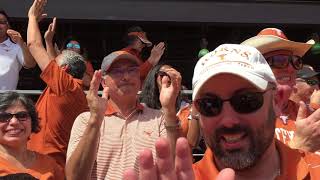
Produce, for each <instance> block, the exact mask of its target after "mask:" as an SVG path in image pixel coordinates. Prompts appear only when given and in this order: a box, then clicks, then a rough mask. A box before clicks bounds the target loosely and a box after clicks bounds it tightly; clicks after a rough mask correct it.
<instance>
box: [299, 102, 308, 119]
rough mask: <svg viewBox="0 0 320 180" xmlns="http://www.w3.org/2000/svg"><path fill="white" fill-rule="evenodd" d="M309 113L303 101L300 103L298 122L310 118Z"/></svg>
mask: <svg viewBox="0 0 320 180" xmlns="http://www.w3.org/2000/svg"><path fill="white" fill-rule="evenodd" d="M307 113H308V108H307V105H306V104H305V103H304V102H303V101H300V102H299V110H298V114H297V121H298V120H301V119H305V118H306V117H307V116H308V114H307Z"/></svg>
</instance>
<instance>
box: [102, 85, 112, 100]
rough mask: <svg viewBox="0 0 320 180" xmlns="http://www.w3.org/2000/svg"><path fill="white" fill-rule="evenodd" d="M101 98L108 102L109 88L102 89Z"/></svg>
mask: <svg viewBox="0 0 320 180" xmlns="http://www.w3.org/2000/svg"><path fill="white" fill-rule="evenodd" d="M102 98H103V99H105V100H109V98H110V96H109V87H104V88H103V91H102Z"/></svg>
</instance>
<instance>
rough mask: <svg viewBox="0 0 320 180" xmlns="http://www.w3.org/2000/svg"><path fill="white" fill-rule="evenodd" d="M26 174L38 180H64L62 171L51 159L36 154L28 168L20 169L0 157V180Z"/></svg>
mask: <svg viewBox="0 0 320 180" xmlns="http://www.w3.org/2000/svg"><path fill="white" fill-rule="evenodd" d="M17 173H26V174H29V175H31V176H33V177H35V178H37V179H40V180H64V179H65V175H64V170H63V169H62V168H61V166H59V165H58V164H57V163H56V162H55V161H54V160H53V159H52V158H50V157H48V156H45V155H42V154H38V153H36V160H35V162H34V163H33V164H32V167H30V168H22V167H19V166H17V165H16V164H15V163H14V162H10V160H8V159H6V158H5V157H4V156H1V155H0V179H1V176H6V175H9V174H17Z"/></svg>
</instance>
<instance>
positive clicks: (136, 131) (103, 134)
mask: <svg viewBox="0 0 320 180" xmlns="http://www.w3.org/2000/svg"><path fill="white" fill-rule="evenodd" d="M107 107H108V108H107V111H106V113H105V117H104V120H103V122H102V124H101V127H100V136H99V138H97V141H99V142H98V143H97V144H98V146H97V147H93V148H96V160H95V163H94V167H93V169H92V172H91V179H99V180H103V179H108V180H113V179H122V175H123V172H124V171H125V170H126V169H128V168H134V169H135V170H136V172H139V164H138V155H139V153H140V152H141V151H142V150H143V149H145V148H148V149H151V150H152V152H153V155H155V147H154V145H155V142H156V140H157V139H158V138H159V137H166V136H167V133H166V129H165V126H164V119H163V114H162V112H161V111H159V110H155V109H151V108H148V107H143V106H142V105H140V104H139V105H138V108H137V109H136V110H135V111H133V112H132V114H131V115H130V116H129V117H127V118H125V117H122V116H121V115H120V114H119V113H117V112H116V111H115V110H114V109H113V108H112V106H110V105H108V106H107ZM89 118H90V113H89V112H85V113H82V114H80V115H79V116H78V117H77V119H76V120H75V122H74V125H73V127H72V131H71V136H70V141H69V146H68V152H67V161H68V159H69V158H70V156H71V154H72V153H73V151H74V150H75V148H76V147H77V145H78V143H79V141H80V140H81V137H82V136H85V134H83V133H84V132H85V130H86V127H87V124H88V121H89Z"/></svg>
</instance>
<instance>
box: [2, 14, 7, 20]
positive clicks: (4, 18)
mask: <svg viewBox="0 0 320 180" xmlns="http://www.w3.org/2000/svg"><path fill="white" fill-rule="evenodd" d="M0 20H5V21H7V18H6V16H5V15H3V14H1V13H0Z"/></svg>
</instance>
